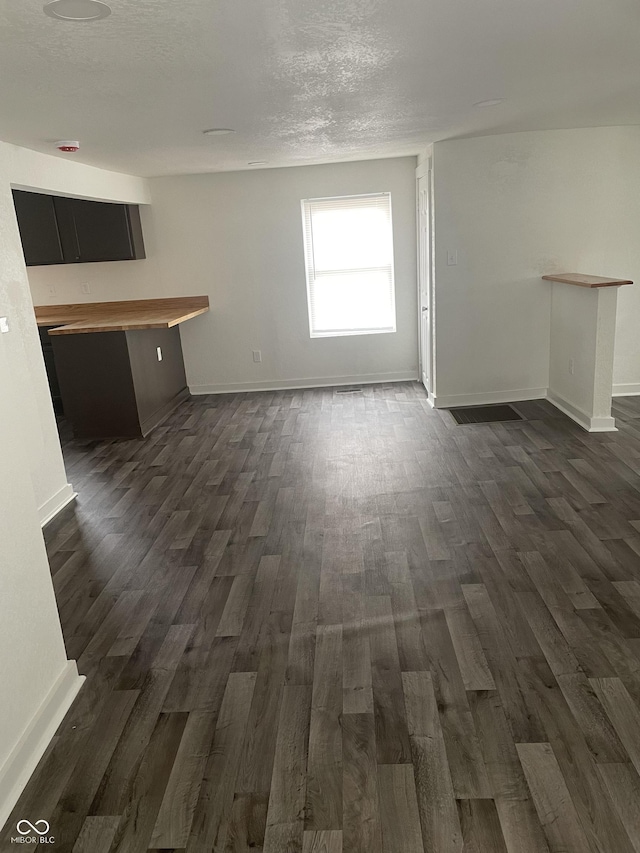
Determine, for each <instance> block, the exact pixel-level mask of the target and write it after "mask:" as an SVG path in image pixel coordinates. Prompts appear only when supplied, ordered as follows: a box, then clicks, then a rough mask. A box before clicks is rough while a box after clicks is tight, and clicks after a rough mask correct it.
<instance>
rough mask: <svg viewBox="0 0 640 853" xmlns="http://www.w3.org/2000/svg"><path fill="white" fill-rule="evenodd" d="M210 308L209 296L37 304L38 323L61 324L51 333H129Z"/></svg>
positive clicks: (163, 325) (164, 326)
mask: <svg viewBox="0 0 640 853" xmlns="http://www.w3.org/2000/svg"><path fill="white" fill-rule="evenodd" d="M208 310H209V297H208V296H178V297H175V298H170V299H132V300H127V301H123V302H85V303H83V304H79V303H75V304H71V305H36V307H35V312H36V322H37V323H38V326H57V327H58V328H54V329H50V330H49V334H50V335H84V334H88V333H89V332H129V331H133V330H134V329H170V328H171V327H172V326H177V325H178V323H184V322H185V320H191V318H192V317H197V316H198V315H199V314H204V313H205V312H207V311H208Z"/></svg>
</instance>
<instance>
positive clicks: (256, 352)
mask: <svg viewBox="0 0 640 853" xmlns="http://www.w3.org/2000/svg"><path fill="white" fill-rule="evenodd" d="M252 352H253V360H254V361H255V363H256V364H260V362H261V361H262V352H261V351H260V350H259V349H254V350H252Z"/></svg>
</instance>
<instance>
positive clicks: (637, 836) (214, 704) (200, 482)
mask: <svg viewBox="0 0 640 853" xmlns="http://www.w3.org/2000/svg"><path fill="white" fill-rule="evenodd" d="M516 409H517V410H518V411H519V412H520V413H521V414H522V415H523V416H524V417H525V420H523V421H513V422H509V423H489V424H481V425H461V426H458V425H456V424H455V423H454V421H453V418H452V416H451V415H450V414H449V413H448V412H443V411H433V410H431V409H430V408H429V406H428V405H427V402H426V398H425V395H424V392H423V391H422V390H421V389H420V387H419V386H418V385H416V384H412V383H406V384H397V385H385V386H382V385H381V386H375V387H367V388H365V389H364V392H363V393H362V394H348V395H341V394H338V393H336V392H335V391H333V390H331V389H327V390H311V391H290V392H281V393H261V394H247V395H233V396H224V397H199V398H194V399H193V400H191V401H189V402H187V403H185V404H184V405H182V406H181V407H180V408H179V410H177V411H176V413H175V414H174V415H173V416H172V417H171V418H170V420H169V421H167V422H166V423H165V424H164V425H163V426H162V427H160V428H159V429H157V430H156V431H155V432H154V433H153V434H152V435H151V436H150V437H149V438H148V439H147V440H145V441H128V442H101V443H96V442H93V443H87V442H74V441H67V442H66V447H65V455H66V459H67V464H68V470H69V477H70V480H71V482H73V484H74V486H75V487H76V489H77V490H78V492H79V493H80V499H79V502H78V505H77V508H76V509H75V510H74V511H72V512H69V513H67V515H66V516H65V517H64V518H62V519H59V520H58V521H57V522H56V523H55V525H54V526H53V527H52V528H51V529H50V530H49V531H48V535H47V539H48V552H49V556H50V562H51V569H52V572H53V578H54V584H55V589H56V594H57V599H58V603H59V608H60V614H61V618H62V624H63V628H64V633H65V637H66V642H67V648H68V653H69V656H70V657H72V658H77V660H78V666H79V669H80V672H81V673H83V674H85V675H86V676H87V681H86V684H85V686H84V687H83V689H82V691H81V693H80V695H79V697H78V699H77V700H76V703H75V705H74V706H73V708H72V710H71V711H70V713H69V714H68V715H67V718H66V719H65V721H64V723H63V724H62V726H61V727H60V729H59V731H58V733H57V735H56V737H55V739H54V741H53V743H52V744H51V745H50V747H49V749H48V751H47V753H46V755H45V757H44V758H43V759H42V761H41V763H40V765H39V767H38V770H37V772H36V773H35V775H34V776H33V778H32V780H31V782H30V783H29V785H28V787H27V789H26V791H25V792H24V794H23V796H22V798H21V800H20V802H19V804H18V806H17V808H16V809H15V812H14V815H13V816H12V818H11V820H10V821H9V823H8V824H7V826H6V827H5V830H4V832H3V835H2V845H3V846H2V849H3V850H7V851H8V850H15V849H16V847H15V846H14V845H11V844H10V840H9V839H10V835H11V834H12V833H13V834H14V835H15V832H14V830H15V823H16V821H17V820H18V819H20V818H28V819H30V820H32V821H35V820H40V819H46V820H48V821H49V822H50V824H51V832H52V834H53V835H54V836H55V838H56V845H55V849H56V850H57V851H74V853H110V851H122V852H123V853H135V851H140V853H142V851H146V850H148V849H151V850H155V851H188V853H210V851H215V853H250V852H251V853H261V851H262V853H423V851H426V853H463V851H464V853H639V851H640V776H639V772H640V704H639V703H640V398H635V399H633V398H629V399H626V400H620V401H618V403H617V404H616V411H615V414H616V416H617V417H618V419H619V421H618V424H619V427H620V431H619V432H617V433H610V434H605V435H588V434H587V433H585V432H583V431H582V430H581V429H580V428H579V427H578V426H576V425H575V424H573V423H572V422H571V421H570V420H568V419H567V418H565V417H564V416H563V415H561V414H560V413H559V412H558V411H557V410H555V409H553V408H552V407H551V406H550V405H549V404H547V403H544V402H540V403H536V402H531V403H522V404H516Z"/></svg>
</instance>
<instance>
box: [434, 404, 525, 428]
mask: <svg viewBox="0 0 640 853" xmlns="http://www.w3.org/2000/svg"><path fill="white" fill-rule="evenodd" d="M449 411H450V412H451V414H452V415H453V417H454V418H455V419H456V423H459V424H489V423H496V422H497V421H521V420H523V417H522V415H519V414H518V413H517V412H516V410H515V409H514V408H513V407H512V406H464V407H458V408H455V409H449Z"/></svg>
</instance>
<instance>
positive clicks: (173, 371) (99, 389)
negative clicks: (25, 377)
mask: <svg viewBox="0 0 640 853" xmlns="http://www.w3.org/2000/svg"><path fill="white" fill-rule="evenodd" d="M50 340H51V341H52V342H53V352H54V355H55V363H56V369H57V375H58V382H59V384H60V391H61V396H62V400H63V404H64V412H65V415H66V417H67V418H68V419H69V421H70V422H71V425H72V428H73V434H74V436H75V437H76V438H96V439H97V438H143V437H144V436H145V435H148V434H149V433H150V432H151V430H152V429H153V428H154V427H156V426H157V425H158V424H159V423H160V422H161V421H163V420H164V418H166V417H167V415H168V414H170V412H171V411H172V410H173V409H174V408H175V407H176V406H177V405H178V403H180V402H181V401H182V400H184V399H186V398H187V397H188V396H189V389H188V388H187V380H186V376H185V371H184V361H183V357H182V344H181V341H180V330H179V328H178V327H177V326H175V327H174V328H172V329H144V330H136V331H131V332H96V333H93V334H85V335H54V336H52V337H51V338H50ZM158 347H159V348H160V351H161V354H162V360H161V361H159V360H158Z"/></svg>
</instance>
